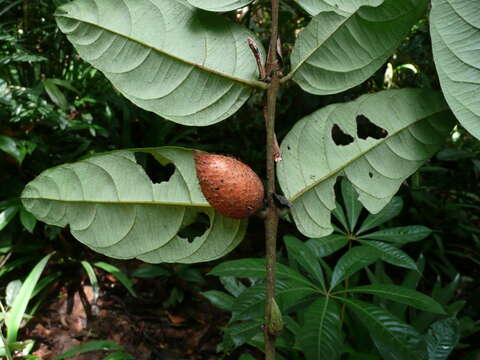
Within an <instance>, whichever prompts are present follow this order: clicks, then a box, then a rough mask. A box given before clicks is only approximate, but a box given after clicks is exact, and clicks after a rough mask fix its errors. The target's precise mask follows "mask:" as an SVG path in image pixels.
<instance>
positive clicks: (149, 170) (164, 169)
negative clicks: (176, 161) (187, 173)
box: [135, 152, 175, 184]
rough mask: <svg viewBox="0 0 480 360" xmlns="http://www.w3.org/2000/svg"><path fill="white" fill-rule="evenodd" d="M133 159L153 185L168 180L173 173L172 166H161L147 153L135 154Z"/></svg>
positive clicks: (173, 167) (173, 168)
mask: <svg viewBox="0 0 480 360" xmlns="http://www.w3.org/2000/svg"><path fill="white" fill-rule="evenodd" d="M135 159H136V160H137V163H138V165H140V166H141V167H142V168H143V170H145V173H146V174H147V175H148V177H149V178H150V180H151V181H152V183H154V184H159V183H161V182H166V181H168V180H170V178H171V177H172V175H173V173H174V172H175V166H174V165H173V164H167V165H162V164H160V163H159V162H158V161H157V159H155V158H154V157H153V156H152V155H151V154H149V153H141V152H138V153H135Z"/></svg>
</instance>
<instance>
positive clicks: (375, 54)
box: [283, 0, 427, 95]
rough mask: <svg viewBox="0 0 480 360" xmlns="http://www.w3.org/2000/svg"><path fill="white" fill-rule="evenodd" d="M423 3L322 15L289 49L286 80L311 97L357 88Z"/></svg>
mask: <svg viewBox="0 0 480 360" xmlns="http://www.w3.org/2000/svg"><path fill="white" fill-rule="evenodd" d="M426 3H427V2H426V1H425V0H385V2H384V3H383V4H382V5H380V6H378V7H362V8H359V9H358V10H357V11H355V12H341V11H340V12H332V11H323V12H320V13H319V14H318V15H316V16H315V17H314V18H313V19H312V21H311V22H310V24H309V25H308V26H307V27H306V28H305V29H303V30H302V31H301V32H300V34H299V36H298V39H297V41H296V43H295V47H294V49H293V51H292V56H291V64H292V70H291V72H290V73H289V74H288V75H287V76H286V77H285V78H284V79H283V81H287V80H288V79H290V78H292V79H293V80H294V81H295V82H296V83H298V84H299V85H300V87H302V89H303V90H305V91H308V92H309V93H312V94H317V95H325V94H334V93H338V92H341V91H345V90H348V89H350V88H352V87H353V86H356V85H358V84H361V83H362V82H363V81H365V80H367V79H368V78H369V77H370V76H371V75H373V73H374V72H375V71H377V70H378V69H379V68H380V67H381V66H382V65H383V64H384V63H385V61H386V60H387V59H388V57H390V56H391V54H392V53H393V52H394V50H395V49H396V48H397V47H398V45H399V44H400V42H401V41H402V40H403V39H404V37H405V35H406V34H407V33H408V31H410V29H411V27H412V26H413V25H414V24H415V23H416V21H417V20H418V18H419V17H420V15H421V14H422V13H423V12H424V10H425V8H426Z"/></svg>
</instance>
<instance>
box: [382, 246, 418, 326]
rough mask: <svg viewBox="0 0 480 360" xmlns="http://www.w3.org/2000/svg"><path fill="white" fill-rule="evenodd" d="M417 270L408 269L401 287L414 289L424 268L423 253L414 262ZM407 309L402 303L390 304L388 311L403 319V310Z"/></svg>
mask: <svg viewBox="0 0 480 360" xmlns="http://www.w3.org/2000/svg"><path fill="white" fill-rule="evenodd" d="M416 265H417V269H418V270H410V271H409V272H408V273H407V275H405V278H404V279H403V281H402V284H401V286H402V287H403V288H407V289H411V290H415V289H416V288H417V286H418V284H419V282H420V280H421V279H422V274H423V270H424V269H425V257H424V256H423V254H420V256H419V257H418V259H417V262H416ZM406 310H407V306H406V305H404V304H392V306H391V308H390V311H391V312H392V313H393V314H394V315H396V316H397V317H399V318H401V319H403V318H404V317H405V312H406Z"/></svg>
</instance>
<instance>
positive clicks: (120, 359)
mask: <svg viewBox="0 0 480 360" xmlns="http://www.w3.org/2000/svg"><path fill="white" fill-rule="evenodd" d="M103 360H135V358H134V357H133V356H132V355H131V354H128V353H124V352H114V353H111V354H109V355H107V356H106V357H104V358H103Z"/></svg>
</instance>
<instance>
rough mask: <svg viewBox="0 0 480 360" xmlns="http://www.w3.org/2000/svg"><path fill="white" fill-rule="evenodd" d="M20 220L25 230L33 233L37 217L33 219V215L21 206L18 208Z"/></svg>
mask: <svg viewBox="0 0 480 360" xmlns="http://www.w3.org/2000/svg"><path fill="white" fill-rule="evenodd" d="M20 222H21V223H22V225H23V227H24V228H25V230H27V231H28V232H29V233H30V234H33V230H35V226H36V225H37V219H35V216H33V215H32V214H30V213H29V212H28V211H27V210H25V209H23V208H22V209H20Z"/></svg>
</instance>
